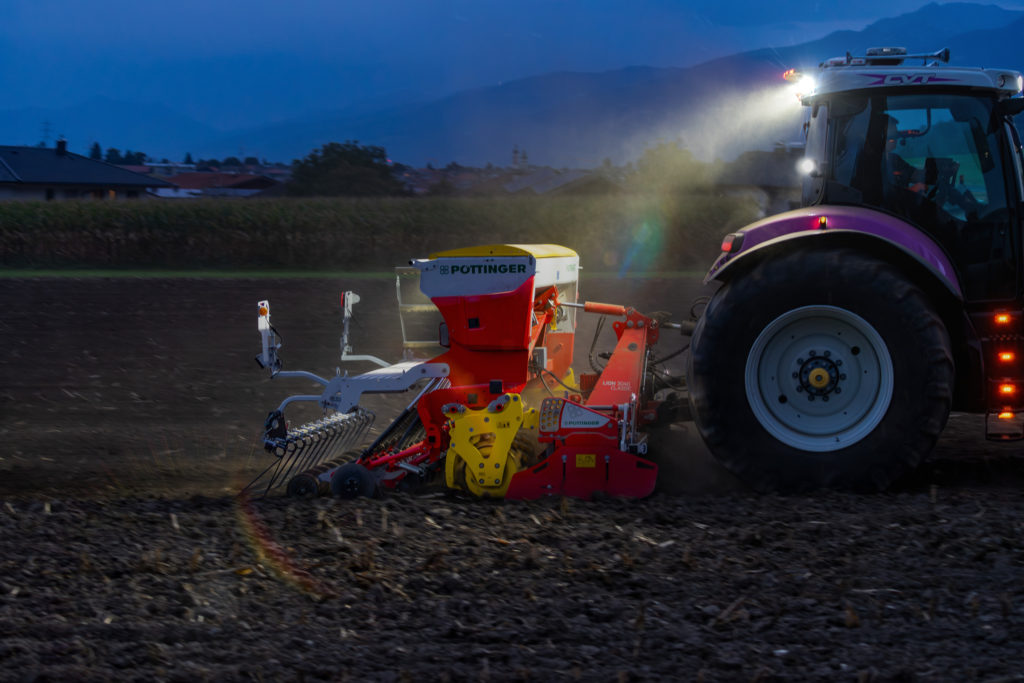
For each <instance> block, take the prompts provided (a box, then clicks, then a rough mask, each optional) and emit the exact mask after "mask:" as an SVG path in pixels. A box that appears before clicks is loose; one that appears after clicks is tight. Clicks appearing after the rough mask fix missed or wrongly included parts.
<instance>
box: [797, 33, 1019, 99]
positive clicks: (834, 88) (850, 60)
mask: <svg viewBox="0 0 1024 683" xmlns="http://www.w3.org/2000/svg"><path fill="white" fill-rule="evenodd" d="M915 60H917V61H920V62H921V63H920V64H919V65H908V64H907V62H911V61H915ZM948 61H949V50H948V49H944V50H939V51H938V52H935V53H931V54H919V55H908V54H907V51H906V49H905V48H901V47H883V48H870V49H868V50H867V53H866V54H865V56H863V57H854V56H853V55H851V54H850V53H847V54H846V56H845V57H834V58H832V59H829V60H827V61H825V62H822V63H821V64H820V65H819V71H818V74H817V75H816V77H815V83H814V89H813V90H812V91H811V92H809V93H803V95H802V98H801V99H802V101H803V103H804V104H808V105H809V104H814V102H815V101H816V100H817V98H819V97H820V96H822V95H826V94H830V93H835V92H846V91H851V90H869V89H874V88H907V87H914V88H921V87H934V88H943V89H945V88H965V89H973V90H979V89H980V90H989V91H991V92H992V93H993V94H995V95H996V96H997V97H999V98H1000V99H1003V98H1008V97H1014V96H1017V95H1020V94H1021V88H1022V85H1024V83H1022V78H1021V74H1020V72H1018V71H1012V70H1009V69H983V68H977V67H961V66H954V67H951V66H946V65H945V64H946V63H948Z"/></svg>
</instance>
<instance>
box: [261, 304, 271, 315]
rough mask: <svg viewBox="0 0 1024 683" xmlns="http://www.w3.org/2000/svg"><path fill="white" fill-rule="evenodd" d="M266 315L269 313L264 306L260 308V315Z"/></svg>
mask: <svg viewBox="0 0 1024 683" xmlns="http://www.w3.org/2000/svg"><path fill="white" fill-rule="evenodd" d="M268 313H270V309H268V308H267V307H266V306H260V315H266V314H268Z"/></svg>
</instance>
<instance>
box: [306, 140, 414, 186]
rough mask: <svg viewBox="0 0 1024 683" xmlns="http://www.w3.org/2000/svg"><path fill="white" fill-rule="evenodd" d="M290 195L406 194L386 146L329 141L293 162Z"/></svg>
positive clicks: (351, 141) (349, 141) (350, 141)
mask: <svg viewBox="0 0 1024 683" xmlns="http://www.w3.org/2000/svg"><path fill="white" fill-rule="evenodd" d="M288 189H289V192H291V193H292V194H295V195H300V196H307V197H308V196H337V195H346V196H381V195H402V194H406V191H405V187H404V186H403V185H402V183H401V182H400V181H399V180H398V179H397V178H396V177H395V175H394V173H393V168H392V167H391V165H390V164H389V163H388V157H387V152H386V151H385V150H384V148H383V147H375V146H363V145H360V144H359V142H358V141H353V140H348V141H346V142H344V143H339V142H329V143H327V144H326V145H324V146H323V147H321V148H320V149H316V150H313V151H312V152H310V153H309V154H308V155H307V156H306V157H305V158H304V159H296V160H295V161H294V162H293V163H292V179H291V182H290V183H289V184H288Z"/></svg>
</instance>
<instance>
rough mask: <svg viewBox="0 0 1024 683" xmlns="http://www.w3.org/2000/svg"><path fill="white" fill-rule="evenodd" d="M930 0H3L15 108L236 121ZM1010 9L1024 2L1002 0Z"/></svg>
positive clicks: (645, 54) (653, 56)
mask: <svg viewBox="0 0 1024 683" xmlns="http://www.w3.org/2000/svg"><path fill="white" fill-rule="evenodd" d="M923 4H925V3H924V2H922V1H921V0H859V1H858V2H846V3H840V2H834V1H824V0H782V1H780V2H763V0H761V1H758V0H734V1H733V2H730V3H708V2H707V1H706V0H702V1H700V2H697V1H689V0H687V1H684V2H671V1H668V0H622V1H619V0H518V1H517V2H514V3H509V2H497V1H492V0H437V1H433V0H431V1H427V0H422V1H417V0H361V1H358V2H356V1H352V0H337V1H327V0H319V1H315V0H245V1H244V2H243V1H240V0H219V1H218V0H176V1H175V2H173V3H154V2H145V1H143V0H94V1H93V2H89V3H86V2H83V1H81V0H2V2H0V54H3V55H4V59H3V60H0V92H3V93H4V100H3V101H2V102H0V107H2V108H15V107H24V106H33V107H44V108H54V107H65V106H71V105H75V104H79V103H81V102H82V101H84V100H87V99H88V98H90V97H94V96H97V95H100V96H104V97H108V98H113V99H120V100H131V101H136V102H145V103H163V104H166V105H168V106H172V107H174V108H175V109H177V110H179V111H182V112H184V113H186V114H187V115H189V116H191V117H194V118H195V119H196V120H198V121H201V122H203V123H206V124H209V125H213V126H217V127H220V128H229V127H236V126H240V125H241V126H245V125H255V124H258V123H263V122H266V121H284V120H288V119H290V118H294V117H299V116H303V115H305V114H308V113H309V112H310V111H313V110H316V109H323V108H325V107H327V108H343V107H365V108H373V107H375V106H377V105H381V104H388V103H398V102H405V101H410V100H417V99H428V98H432V97H436V96H439V95H443V94H446V93H449V92H453V91H456V90H460V89H465V88H470V87H478V86H484V85H492V84H496V83H500V82H503V81H507V80H511V79H516V78H522V77H525V76H531V75H536V74H540V73H546V72H550V71H556V70H575V71H603V70H608V69H615V68H619V67H623V66H630V65H650V66H687V65H691V64H694V63H698V62H701V61H705V60H707V59H711V58H714V57H717V56H721V55H725V54H731V53H734V52H737V51H742V50H745V49H754V48H758V47H765V46H784V45H791V44H796V43H801V42H805V41H807V40H811V39H814V38H818V37H821V36H823V35H825V34H827V33H829V32H831V31H833V30H837V29H840V28H853V29H859V28H862V27H864V26H865V25H867V24H869V23H871V22H872V21H875V20H877V19H879V18H884V17H889V16H895V15H897V14H901V13H905V12H910V11H913V10H916V9H918V8H919V7H921V6H922V5H923ZM999 4H1000V5H1001V6H1003V7H1006V8H1008V9H1019V8H1024V0H1022V1H1021V2H1000V3H999Z"/></svg>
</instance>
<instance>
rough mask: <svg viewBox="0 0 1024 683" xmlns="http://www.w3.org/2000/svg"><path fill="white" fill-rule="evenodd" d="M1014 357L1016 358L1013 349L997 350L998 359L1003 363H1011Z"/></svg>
mask: <svg viewBox="0 0 1024 683" xmlns="http://www.w3.org/2000/svg"><path fill="white" fill-rule="evenodd" d="M1016 359H1017V354H1015V353H1014V352H1013V351H1000V352H999V360H1001V361H1002V362H1004V363H1012V362H1013V361H1015V360H1016Z"/></svg>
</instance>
